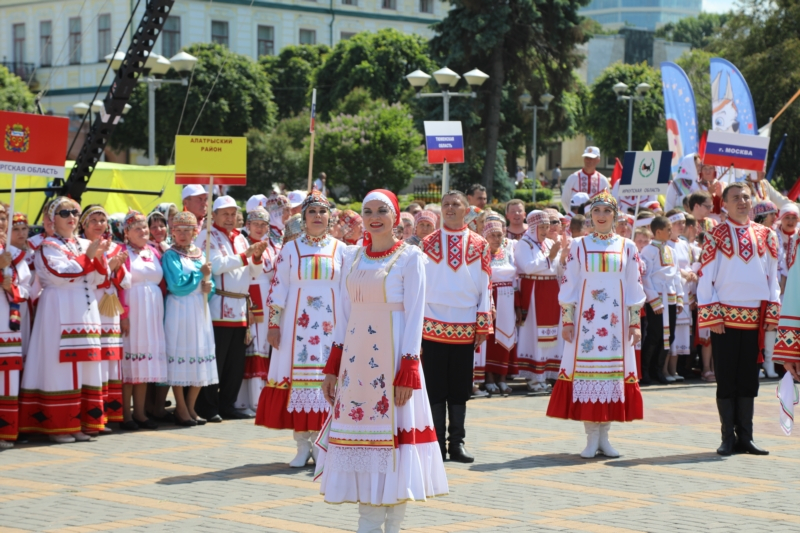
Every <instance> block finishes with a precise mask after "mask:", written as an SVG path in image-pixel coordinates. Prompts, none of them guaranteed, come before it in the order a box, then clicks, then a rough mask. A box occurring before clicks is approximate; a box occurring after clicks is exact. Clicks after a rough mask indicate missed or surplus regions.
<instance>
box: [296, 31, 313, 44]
mask: <svg viewBox="0 0 800 533" xmlns="http://www.w3.org/2000/svg"><path fill="white" fill-rule="evenodd" d="M300 44H317V32H316V30H300Z"/></svg>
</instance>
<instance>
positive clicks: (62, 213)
mask: <svg viewBox="0 0 800 533" xmlns="http://www.w3.org/2000/svg"><path fill="white" fill-rule="evenodd" d="M56 215H58V216H60V217H61V218H69V217H70V216H73V217H79V216H80V215H81V212H80V211H78V210H77V209H62V210H61V211H56Z"/></svg>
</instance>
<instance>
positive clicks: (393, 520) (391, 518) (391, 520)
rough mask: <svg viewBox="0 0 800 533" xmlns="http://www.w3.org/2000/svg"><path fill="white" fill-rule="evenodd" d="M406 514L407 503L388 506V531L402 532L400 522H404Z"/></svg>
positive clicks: (389, 532)
mask: <svg viewBox="0 0 800 533" xmlns="http://www.w3.org/2000/svg"><path fill="white" fill-rule="evenodd" d="M405 516H406V504H404V503H399V504H397V505H394V506H392V507H388V508H387V511H386V527H385V528H384V530H385V532H386V533H400V524H402V523H403V518H405Z"/></svg>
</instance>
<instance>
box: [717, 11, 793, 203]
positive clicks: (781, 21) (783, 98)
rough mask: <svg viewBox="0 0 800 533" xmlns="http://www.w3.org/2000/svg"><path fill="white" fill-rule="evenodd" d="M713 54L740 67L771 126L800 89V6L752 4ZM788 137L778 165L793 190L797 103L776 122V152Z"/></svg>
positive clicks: (762, 117)
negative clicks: (777, 114) (772, 119)
mask: <svg viewBox="0 0 800 533" xmlns="http://www.w3.org/2000/svg"><path fill="white" fill-rule="evenodd" d="M708 51H709V52H711V53H713V54H714V55H716V56H720V57H724V58H725V59H727V60H729V61H730V62H731V63H733V64H734V65H736V66H737V67H738V68H739V70H740V71H741V72H742V74H743V75H744V78H745V79H746V80H747V83H748V85H749V86H750V92H751V94H752V96H753V103H754V104H755V107H756V118H757V120H758V125H759V126H763V125H765V124H766V123H767V122H768V121H769V119H770V117H773V116H775V114H776V113H777V112H778V111H779V110H780V109H781V108H782V107H783V106H784V104H786V103H787V102H788V101H789V99H790V98H791V97H792V96H793V95H794V94H795V92H796V91H797V89H798V87H800V4H798V3H797V2H794V1H790V0H778V1H775V2H772V1H767V0H748V1H747V2H745V3H744V5H743V6H742V8H741V9H739V10H738V11H737V12H736V13H735V14H734V15H733V16H732V17H731V18H730V19H729V20H728V22H727V23H726V25H725V28H724V29H723V31H722V34H721V35H720V38H719V39H717V40H715V41H713V42H712V43H711V44H710V45H709V48H708ZM784 133H788V135H789V137H788V141H787V142H786V145H785V146H784V148H783V152H782V153H781V158H780V160H779V161H778V165H777V175H778V176H779V179H778V181H777V185H778V186H779V187H781V186H783V187H785V188H789V187H791V186H792V184H793V183H794V181H795V180H796V179H797V168H798V166H799V165H800V143H798V142H797V141H796V140H797V139H800V106H798V103H797V102H795V103H794V104H793V105H791V106H789V108H788V109H787V110H786V111H785V112H784V113H783V115H781V116H780V118H778V119H777V120H776V121H775V123H774V124H773V126H772V139H771V142H770V150H771V152H774V150H775V148H777V146H778V143H779V142H780V138H781V137H782V136H783V134H784ZM771 155H772V154H771ZM771 155H770V157H769V158H768V161H770V162H771V159H772V158H771ZM784 180H786V181H784Z"/></svg>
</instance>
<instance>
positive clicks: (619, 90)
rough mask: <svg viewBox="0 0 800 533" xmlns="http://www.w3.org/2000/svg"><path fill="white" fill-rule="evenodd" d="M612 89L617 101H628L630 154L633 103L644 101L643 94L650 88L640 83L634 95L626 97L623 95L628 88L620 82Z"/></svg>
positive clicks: (629, 147)
mask: <svg viewBox="0 0 800 533" xmlns="http://www.w3.org/2000/svg"><path fill="white" fill-rule="evenodd" d="M612 88H613V89H614V93H615V94H616V95H617V101H620V100H627V101H628V151H629V152H630V151H631V150H633V101H634V100H644V98H645V94H646V93H647V91H649V90H650V88H651V87H650V85H649V84H647V83H640V84H639V85H637V86H636V94H635V95H634V94H631V95H626V94H625V93H627V92H628V86H627V85H626V84H624V83H622V82H619V83H617V84H615V85H614V87H612Z"/></svg>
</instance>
